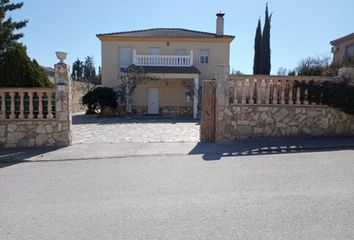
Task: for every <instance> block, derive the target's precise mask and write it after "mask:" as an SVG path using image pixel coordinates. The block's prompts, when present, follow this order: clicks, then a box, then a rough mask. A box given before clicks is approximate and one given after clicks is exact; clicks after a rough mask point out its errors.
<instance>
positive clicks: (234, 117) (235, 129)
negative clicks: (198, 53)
mask: <svg viewBox="0 0 354 240" xmlns="http://www.w3.org/2000/svg"><path fill="white" fill-rule="evenodd" d="M215 76H216V106H215V141H228V140H234V139H238V138H257V137H283V136H326V135H354V116H353V115H349V114H346V113H344V112H342V111H340V110H338V109H334V108H330V107H328V106H325V105H315V104H314V103H311V102H309V101H308V99H307V92H305V99H304V100H303V101H299V102H298V101H297V100H299V94H298V93H297V96H296V95H288V96H287V95H286V94H284V92H285V90H284V89H286V88H285V87H284V86H285V85H284V82H283V83H282V82H281V81H280V80H279V79H276V82H275V83H276V85H273V86H274V87H273V89H274V88H275V89H277V91H275V92H274V90H273V95H271V97H272V98H273V100H272V101H269V94H264V93H267V91H264V89H267V85H266V84H265V86H266V88H264V86H262V84H261V85H259V84H258V85H256V84H255V85H254V86H253V88H252V89H256V90H257V91H258V94H255V95H253V90H251V91H248V90H247V89H248V88H247V86H246V85H244V86H242V88H239V90H240V91H238V92H237V91H232V88H231V81H240V80H242V81H243V80H246V81H245V82H247V78H250V79H256V78H260V77H259V76H251V77H250V76H246V77H244V76H238V77H237V78H235V77H234V76H231V79H230V75H229V67H228V66H227V65H218V66H217V68H216V72H215ZM297 78H299V77H297ZM260 79H263V78H262V77H261V78H260ZM278 80H279V81H278ZM285 80H286V81H288V79H287V78H286V79H285ZM292 80H293V79H290V83H291V84H293V83H292V82H291V81H292ZM300 80H303V79H300ZM307 80H310V79H305V80H304V81H307ZM261 82H262V83H264V82H265V83H266V81H263V80H262V81H261ZM273 84H274V82H273ZM234 85H235V84H234ZM263 85H264V84H263ZM251 86H252V85H251ZM291 86H293V85H291ZM261 87H263V91H262V88H261ZM269 91H270V90H269V88H268V93H269ZM240 93H241V101H240V100H239V99H237V96H240ZM244 93H248V95H247V96H244ZM249 95H250V96H249ZM235 96H236V97H235ZM254 96H256V100H255V101H253V99H254V98H253V97H254ZM264 96H266V97H264ZM292 96H293V97H294V96H296V99H297V100H296V101H294V99H295V98H293V97H292ZM247 98H248V100H247ZM230 99H234V101H230ZM231 102H232V103H231ZM269 103H271V104H269Z"/></svg>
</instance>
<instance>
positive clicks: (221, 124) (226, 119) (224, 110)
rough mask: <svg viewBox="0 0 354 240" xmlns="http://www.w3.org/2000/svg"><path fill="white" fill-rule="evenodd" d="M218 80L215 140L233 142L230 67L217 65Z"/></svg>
mask: <svg viewBox="0 0 354 240" xmlns="http://www.w3.org/2000/svg"><path fill="white" fill-rule="evenodd" d="M215 79H216V106H215V108H216V109H215V121H216V122H215V140H216V141H225V140H231V139H230V138H231V137H232V135H233V134H232V132H231V131H232V124H231V116H232V112H231V111H230V109H229V107H230V90H231V85H230V80H229V66H228V65H224V64H223V65H217V66H216V71H215Z"/></svg>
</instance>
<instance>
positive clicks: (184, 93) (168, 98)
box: [97, 13, 234, 118]
mask: <svg viewBox="0 0 354 240" xmlns="http://www.w3.org/2000/svg"><path fill="white" fill-rule="evenodd" d="M216 25H217V27H216V33H207V32H200V31H194V30H187V29H181V28H154V29H146V30H138V31H129V32H117V33H108V34H97V37H98V38H99V39H100V40H101V48H102V49H101V50H102V85H103V86H105V87H111V88H113V89H115V88H117V87H118V85H119V84H120V79H121V76H122V75H123V74H124V72H125V70H126V69H127V68H128V67H129V66H131V65H137V66H141V67H142V68H143V69H144V70H145V71H146V72H148V73H149V74H152V75H153V76H155V77H157V79H158V80H156V81H149V82H147V83H145V84H141V85H139V86H138V87H137V89H136V90H135V94H134V100H133V104H134V106H133V109H134V110H135V111H136V112H137V114H162V115H193V116H194V118H196V117H197V111H198V96H197V94H193V92H197V91H199V86H200V80H204V79H214V78H215V68H216V65H218V64H229V54H230V43H231V42H232V40H233V39H234V36H230V35H224V14H223V13H218V14H217V24H216ZM191 89H194V90H191Z"/></svg>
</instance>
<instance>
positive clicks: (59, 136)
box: [0, 120, 69, 148]
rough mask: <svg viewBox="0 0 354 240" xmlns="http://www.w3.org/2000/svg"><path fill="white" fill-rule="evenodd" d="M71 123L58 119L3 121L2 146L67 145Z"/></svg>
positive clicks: (0, 142)
mask: <svg viewBox="0 0 354 240" xmlns="http://www.w3.org/2000/svg"><path fill="white" fill-rule="evenodd" d="M68 129H69V123H67V122H64V123H61V122H58V121H56V120H44V121H41V120H23V121H11V122H10V121H8V122H7V124H5V123H4V122H1V125H0V148H4V147H5V148H9V147H39V146H67V145H68V139H67V131H68Z"/></svg>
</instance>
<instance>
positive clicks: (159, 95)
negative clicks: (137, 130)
mask: <svg viewBox="0 0 354 240" xmlns="http://www.w3.org/2000/svg"><path fill="white" fill-rule="evenodd" d="M133 65H135V66H139V67H141V68H143V69H144V71H145V72H146V73H148V74H150V75H152V76H154V77H155V78H156V80H154V81H149V82H146V83H143V84H140V85H139V86H138V87H137V89H136V90H135V93H134V97H133V99H134V100H133V102H134V106H133V111H134V112H135V113H136V114H138V115H146V114H148V115H165V116H166V115H168V116H193V118H194V119H197V118H198V106H199V94H198V93H199V89H200V83H199V74H200V71H199V70H198V69H197V68H196V67H195V66H193V51H190V53H189V54H188V55H186V54H184V55H180V56H179V55H137V53H136V50H135V49H134V50H133Z"/></svg>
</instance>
